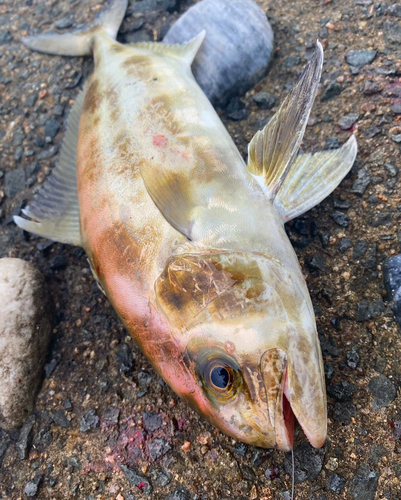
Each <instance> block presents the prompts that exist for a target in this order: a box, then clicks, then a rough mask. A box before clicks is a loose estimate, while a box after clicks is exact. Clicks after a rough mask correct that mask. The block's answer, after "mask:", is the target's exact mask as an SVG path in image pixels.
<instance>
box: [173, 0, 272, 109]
mask: <svg viewBox="0 0 401 500" xmlns="http://www.w3.org/2000/svg"><path fill="white" fill-rule="evenodd" d="M244 19H246V23H244ZM203 29H205V30H206V31H207V36H206V38H205V40H204V42H203V44H202V47H201V48H200V50H199V52H198V54H197V56H196V58H195V61H194V64H193V65H192V71H193V73H194V75H195V78H196V80H197V82H198V83H199V85H200V87H201V88H202V90H203V91H204V92H205V94H206V95H207V97H208V98H209V100H210V101H211V102H212V103H213V104H214V105H217V104H218V105H222V106H223V105H225V104H226V103H227V102H228V100H229V99H230V98H232V97H234V96H236V95H242V94H245V92H246V91H247V90H249V89H250V88H252V87H254V86H255V85H256V83H258V82H259V81H260V80H261V78H262V77H263V76H264V74H265V73H266V70H267V67H268V64H269V60H270V55H271V52H272V48H273V31H272V29H271V27H270V25H269V23H268V21H267V18H266V14H265V13H264V12H263V10H262V9H261V8H260V7H259V6H258V5H257V4H256V3H255V2H253V1H252V0H235V1H230V2H227V1H226V0H203V1H202V2H198V3H197V4H195V5H193V6H192V7H190V8H189V9H188V10H187V11H186V12H185V13H184V14H183V15H182V16H181V17H180V18H179V19H178V20H177V21H176V22H175V23H174V24H173V26H172V27H171V28H170V29H169V31H168V33H167V35H166V36H165V38H164V40H163V43H184V42H187V41H189V40H191V39H192V38H194V37H195V36H196V35H197V34H198V33H200V32H201V31H202V30H203ZM237 31H238V32H241V36H232V34H233V33H235V32H237ZM222 47H224V50H221V48H222ZM244 61H246V64H244ZM216 68H217V69H216Z"/></svg>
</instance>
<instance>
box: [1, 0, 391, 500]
mask: <svg viewBox="0 0 401 500" xmlns="http://www.w3.org/2000/svg"><path fill="white" fill-rule="evenodd" d="M191 3H192V2H181V4H180V2H179V1H178V0H142V1H138V2H136V3H135V2H133V1H130V10H129V13H130V15H129V16H128V17H127V18H126V20H125V21H124V23H123V27H122V30H121V35H120V36H121V41H129V42H134V41H140V40H153V39H156V40H157V39H160V38H162V37H163V36H164V34H165V33H166V31H167V29H168V27H169V26H170V25H171V23H172V22H173V21H174V20H175V19H176V18H177V17H178V15H179V12H182V11H183V10H185V9H186V8H187V7H188V6H189V5H190V4H191ZM258 3H259V4H260V5H261V7H262V8H264V9H265V11H266V12H267V15H268V17H269V20H270V22H271V24H272V27H273V29H274V32H275V37H276V38H275V53H274V57H273V59H272V64H271V69H270V72H269V74H268V75H267V76H266V77H265V78H264V79H263V80H262V81H261V82H260V84H259V85H258V86H257V87H256V88H254V89H252V90H251V91H250V92H249V93H248V94H247V95H246V96H245V97H243V98H242V99H241V100H239V99H235V100H233V101H231V102H230V104H229V106H228V107H227V108H226V110H224V111H222V118H223V120H224V122H225V124H226V126H227V127H228V129H229V131H230V133H231V134H232V136H233V138H234V140H235V141H236V143H237V145H238V147H239V149H240V151H242V152H243V153H244V155H246V145H247V143H248V142H249V141H250V139H251V138H252V136H253V134H254V133H255V131H256V130H258V129H260V128H261V127H262V126H263V125H264V124H265V123H266V122H267V120H268V119H269V117H270V116H271V115H272V114H273V113H274V111H275V110H276V109H277V105H278V103H280V102H281V101H282V99H283V97H284V96H285V95H286V93H287V91H288V89H289V88H291V86H292V85H293V84H294V83H295V81H296V79H297V77H298V74H299V72H300V71H301V70H302V68H303V67H304V65H305V62H306V61H307V60H308V58H310V56H311V54H312V51H313V47H314V43H315V40H316V39H317V38H319V39H320V40H321V42H322V43H323V45H324V47H325V59H326V62H325V65H324V70H323V77H322V86H321V90H320V92H319V94H318V97H317V100H316V104H315V106H314V108H313V111H312V114H311V118H310V121H309V126H308V128H307V132H306V136H305V140H304V143H303V149H304V150H305V151H310V150H320V149H324V148H331V147H336V146H337V145H338V144H339V143H340V144H341V143H343V142H344V141H345V140H346V139H347V138H348V137H349V135H350V133H351V131H352V132H354V133H355V134H356V135H357V138H358V144H359V154H358V158H357V161H356V163H355V166H354V167H353V169H352V171H351V173H350V174H349V175H348V177H347V178H346V179H345V180H344V181H343V182H342V184H341V186H340V187H339V188H338V189H337V190H336V191H335V192H334V193H333V194H332V195H331V196H330V197H329V198H328V199H327V200H325V201H324V202H323V203H321V204H320V205H319V206H318V207H316V208H314V209H313V210H312V211H310V212H309V213H308V214H306V215H305V216H302V217H301V218H298V219H297V220H295V221H293V222H291V223H290V224H289V225H288V233H289V236H290V238H291V240H292V242H293V244H294V246H295V249H296V252H297V254H298V256H299V259H300V262H301V264H302V266H303V270H304V273H305V276H306V280H307V283H308V285H309V290H310V292H311V296H312V300H313V303H314V306H315V310H316V316H317V324H318V330H319V333H320V336H321V343H322V349H323V355H324V359H325V367H326V376H327V385H328V412H329V437H328V440H327V444H326V445H325V447H324V448H323V449H321V450H313V449H312V448H311V447H310V446H309V445H308V444H307V443H306V442H305V437H304V436H303V434H302V432H301V431H300V430H298V431H297V436H296V440H297V445H296V446H297V447H296V450H295V464H296V471H295V479H296V481H297V485H296V493H297V498H299V499H316V500H317V499H319V500H326V499H327V500H329V499H334V498H349V499H356V500H360V499H363V500H370V499H374V498H380V499H382V498H383V499H394V500H395V499H397V498H398V499H399V498H401V493H400V492H401V460H400V453H401V405H400V403H401V398H400V395H399V394H400V392H399V389H400V385H401V360H400V356H399V352H400V350H401V340H400V339H401V337H400V331H399V328H398V327H397V325H396V323H395V321H394V318H393V314H392V311H391V309H390V307H389V305H388V302H387V300H386V295H385V291H384V286H383V277H382V264H383V262H384V260H385V259H386V258H387V257H389V256H391V255H393V254H398V253H400V251H401V249H400V241H401V232H399V231H400V226H399V223H400V218H401V195H400V176H399V167H400V166H401V162H400V141H401V114H400V113H401V63H400V60H401V57H400V56H401V52H400V46H401V45H400V44H401V5H400V4H398V6H394V5H392V4H391V2H389V3H384V2H381V3H375V4H373V2H372V1H371V0H355V1H354V0H342V1H340V0H293V1H291V2H288V0H275V1H274V2H271V3H270V2H267V1H264V0H259V1H258ZM99 7H100V5H99V4H98V3H97V2H96V0H83V1H82V2H81V1H74V0H70V1H65V2H61V1H51V2H47V1H43V0H42V1H39V0H25V1H23V2H15V1H14V0H1V1H0V51H1V52H0V90H1V98H0V157H1V166H0V168H1V170H0V223H1V226H0V227H1V229H0V257H4V256H10V257H20V258H23V259H25V260H28V261H30V262H33V263H35V264H36V265H37V266H38V267H39V269H40V270H41V271H42V272H43V273H44V275H45V276H46V279H47V282H48V284H49V287H50V289H51V293H52V297H53V300H54V303H55V309H56V316H55V322H54V334H53V340H52V345H51V351H50V353H49V358H48V364H47V365H46V370H45V372H46V373H45V375H44V378H43V383H42V386H41V390H40V393H39V395H38V398H37V405H36V410H35V412H34V414H33V415H32V417H31V418H30V419H29V420H28V422H27V423H26V424H25V425H24V426H23V427H22V429H21V430H18V431H12V432H8V433H6V432H3V431H1V430H0V463H1V462H2V465H1V468H0V498H2V499H7V500H9V499H12V500H14V499H25V498H29V497H35V495H36V498H38V499H43V500H50V499H75V498H78V499H85V500H95V499H107V500H109V499H110V500H111V499H115V500H133V499H137V500H141V499H144V498H146V497H147V498H151V499H155V500H158V499H162V500H164V499H166V500H167V499H168V500H187V499H191V498H193V499H199V500H200V499H202V500H205V499H210V500H215V499H216V500H217V499H219V500H220V499H227V500H228V499H230V500H232V499H235V500H239V499H241V500H243V499H254V500H256V499H261V500H268V499H273V498H274V499H280V498H284V499H285V498H289V496H288V491H289V489H290V484H291V476H290V474H289V472H290V470H291V466H290V465H291V460H290V456H288V455H287V456H286V454H285V453H282V452H278V451H273V450H262V449H256V448H252V447H249V446H246V445H243V444H241V443H239V442H235V441H233V440H232V439H231V438H228V437H226V436H224V435H222V434H221V433H220V432H218V431H217V430H215V429H214V428H212V427H211V426H210V425H209V424H207V423H206V422H205V421H203V420H202V419H201V418H199V417H198V416H197V415H196V414H194V413H193V412H192V411H191V410H190V409H189V408H188V407H187V406H186V405H185V404H184V403H182V402H181V401H179V400H178V398H177V397H176V396H175V394H174V393H172V391H170V390H169V388H168V387H167V386H166V385H165V384H164V383H163V382H162V381H161V380H160V379H158V377H157V376H156V375H155V373H154V371H153V370H152V369H151V367H150V366H149V364H148V363H147V361H146V360H145V359H144V357H143V356H142V355H141V353H140V352H139V351H138V349H137V348H136V347H135V345H134V343H133V341H132V339H130V338H129V337H127V334H126V332H125V331H124V329H123V327H122V326H121V323H120V322H119V320H118V318H117V317H116V315H115V313H114V312H113V309H112V307H111V306H110V304H109V303H108V302H107V300H106V299H105V298H104V296H103V295H102V294H101V292H100V291H99V290H98V289H97V286H96V284H95V283H94V281H93V278H92V275H91V272H90V270H89V267H88V264H87V261H86V258H85V255H84V253H83V251H81V250H80V249H79V248H72V247H68V246H64V245H61V244H56V243H51V242H49V241H46V240H43V239H41V238H37V237H33V236H29V235H27V234H25V233H22V232H21V231H20V230H19V229H17V228H16V227H15V226H14V224H13V223H12V222H11V215H12V214H15V213H18V212H19V211H20V209H21V207H23V206H24V205H25V204H26V203H27V202H29V201H30V200H31V199H32V197H33V195H34V194H35V193H36V192H37V191H38V189H39V188H40V186H41V184H42V183H43V181H44V180H45V179H46V177H47V175H48V174H49V173H50V172H51V170H52V168H53V167H54V165H55V164H56V162H57V157H58V152H59V148H60V144H61V140H62V137H63V135H64V132H65V127H64V123H65V118H66V116H67V115H68V111H69V109H70V107H71V103H72V101H73V100H74V98H75V96H76V95H77V93H78V90H79V88H81V87H82V84H83V82H84V80H85V79H86V78H87V76H88V74H90V72H91V68H92V61H91V60H90V59H89V58H87V59H82V58H75V59H72V58H61V57H51V56H46V55H42V54H36V53H31V52H29V51H28V50H27V49H26V48H24V47H23V46H22V45H21V44H20V43H19V39H20V37H21V36H23V35H26V34H28V33H29V34H32V33H35V32H38V31H42V30H43V31H46V30H49V29H53V28H54V27H58V28H59V29H60V31H63V30H64V29H68V28H69V27H70V26H71V25H73V24H79V23H82V22H86V21H88V20H89V19H92V18H93V16H94V14H95V11H97V10H98V8H99ZM351 51H357V52H351ZM263 92H264V93H267V94H261V93H263ZM266 223H267V224H268V221H266ZM397 394H398V396H397ZM286 492H287V493H286Z"/></svg>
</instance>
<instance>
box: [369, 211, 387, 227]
mask: <svg viewBox="0 0 401 500" xmlns="http://www.w3.org/2000/svg"><path fill="white" fill-rule="evenodd" d="M391 219H392V217H391V214H390V213H387V212H384V213H383V212H378V213H377V214H375V215H374V216H373V217H372V218H371V219H370V221H369V224H370V225H371V226H372V227H379V226H385V225H386V224H388V223H389V222H390V221H391Z"/></svg>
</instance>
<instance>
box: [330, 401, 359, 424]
mask: <svg viewBox="0 0 401 500" xmlns="http://www.w3.org/2000/svg"><path fill="white" fill-rule="evenodd" d="M356 416H357V412H356V408H355V405H354V404H353V403H352V402H351V401H343V402H339V403H336V404H335V405H334V408H333V420H335V421H336V422H339V423H340V424H344V425H349V424H350V423H351V418H355V417H356Z"/></svg>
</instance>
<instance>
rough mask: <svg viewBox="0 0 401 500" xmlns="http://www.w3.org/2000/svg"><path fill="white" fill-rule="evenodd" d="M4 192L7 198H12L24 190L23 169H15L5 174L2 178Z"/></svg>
mask: <svg viewBox="0 0 401 500" xmlns="http://www.w3.org/2000/svg"><path fill="white" fill-rule="evenodd" d="M4 181H5V189H4V192H5V194H6V196H8V197H9V198H14V197H15V196H16V195H17V194H18V193H20V192H21V191H23V190H24V189H25V183H26V173H25V169H24V168H23V167H18V168H15V169H14V170H10V171H9V172H6V175H5V177H4Z"/></svg>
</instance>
